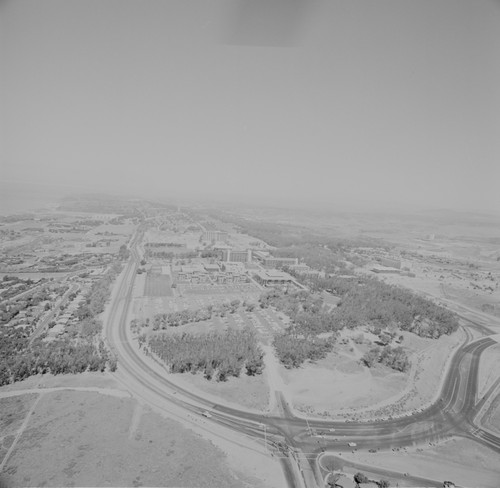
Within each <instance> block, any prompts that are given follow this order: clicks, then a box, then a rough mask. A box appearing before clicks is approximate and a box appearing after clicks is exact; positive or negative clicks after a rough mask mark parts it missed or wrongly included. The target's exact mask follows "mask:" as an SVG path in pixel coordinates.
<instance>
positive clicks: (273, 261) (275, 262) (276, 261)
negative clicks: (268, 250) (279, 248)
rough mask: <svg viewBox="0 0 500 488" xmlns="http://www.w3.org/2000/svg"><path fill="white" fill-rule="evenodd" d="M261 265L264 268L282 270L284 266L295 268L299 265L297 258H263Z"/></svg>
mask: <svg viewBox="0 0 500 488" xmlns="http://www.w3.org/2000/svg"><path fill="white" fill-rule="evenodd" d="M263 264H264V267H265V268H283V267H285V266H296V265H298V264H299V260H298V258H275V257H274V256H269V257H266V258H264V260H263Z"/></svg>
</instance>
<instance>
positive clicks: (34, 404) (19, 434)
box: [0, 393, 43, 473]
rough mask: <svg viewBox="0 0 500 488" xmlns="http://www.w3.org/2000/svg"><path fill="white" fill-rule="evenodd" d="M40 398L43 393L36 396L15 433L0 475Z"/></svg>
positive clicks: (0, 465) (0, 467) (0, 469)
mask: <svg viewBox="0 0 500 488" xmlns="http://www.w3.org/2000/svg"><path fill="white" fill-rule="evenodd" d="M42 397H43V393H42V394H40V395H38V397H37V399H36V400H35V401H34V402H33V405H32V406H31V408H30V409H29V412H28V413H27V414H26V417H24V420H23V423H22V424H21V427H19V430H18V431H17V434H16V437H15V439H14V441H13V442H12V445H11V446H10V447H9V450H8V451H7V454H5V456H4V458H3V460H2V464H0V473H1V472H2V471H3V470H4V467H5V465H6V464H7V462H8V461H9V458H10V456H11V454H12V452H13V451H14V449H15V448H16V446H17V442H18V441H19V439H20V437H21V436H22V435H23V432H24V431H25V429H26V427H27V425H28V422H29V421H30V419H31V416H32V415H33V412H34V411H35V408H36V406H37V405H38V402H40V400H41V399H42Z"/></svg>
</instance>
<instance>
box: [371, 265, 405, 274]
mask: <svg viewBox="0 0 500 488" xmlns="http://www.w3.org/2000/svg"><path fill="white" fill-rule="evenodd" d="M371 270H372V271H373V272H374V273H377V274H401V270H400V269H397V268H387V267H385V266H374V267H373V268H372V269H371Z"/></svg>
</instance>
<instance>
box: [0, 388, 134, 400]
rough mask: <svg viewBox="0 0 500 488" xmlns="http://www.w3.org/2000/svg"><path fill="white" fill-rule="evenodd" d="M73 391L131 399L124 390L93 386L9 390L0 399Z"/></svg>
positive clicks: (0, 394)
mask: <svg viewBox="0 0 500 488" xmlns="http://www.w3.org/2000/svg"><path fill="white" fill-rule="evenodd" d="M63 390H74V391H89V392H94V393H101V394H103V395H111V396H115V397H118V398H131V395H130V393H128V392H127V391H124V390H118V389H114V388H98V387H95V386H58V387H53V388H29V389H26V390H10V391H2V392H0V398H7V397H13V396H18V395H26V394H28V393H40V394H43V393H52V392H55V391H63Z"/></svg>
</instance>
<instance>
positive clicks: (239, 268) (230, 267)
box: [221, 262, 246, 274]
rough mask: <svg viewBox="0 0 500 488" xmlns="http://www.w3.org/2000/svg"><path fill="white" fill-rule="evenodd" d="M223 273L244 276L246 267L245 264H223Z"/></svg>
mask: <svg viewBox="0 0 500 488" xmlns="http://www.w3.org/2000/svg"><path fill="white" fill-rule="evenodd" d="M221 268H222V271H225V272H226V273H237V274H242V273H245V270H246V268H245V265H244V264H243V263H239V262H237V263H227V262H224V263H222V264H221Z"/></svg>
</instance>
